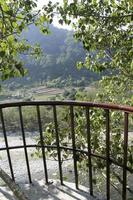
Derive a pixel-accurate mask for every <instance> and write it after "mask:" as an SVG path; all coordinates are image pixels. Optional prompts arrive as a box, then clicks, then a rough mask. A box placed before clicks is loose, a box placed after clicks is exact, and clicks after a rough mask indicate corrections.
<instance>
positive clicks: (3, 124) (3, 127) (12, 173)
mask: <svg viewBox="0 0 133 200" xmlns="http://www.w3.org/2000/svg"><path fill="white" fill-rule="evenodd" d="M0 116H1V123H2V130H3V134H4V140H5V145H6V151H7V157H8V162H9V167H10V172H11V176H12V180H13V181H15V177H14V172H13V167H12V161H11V156H10V151H9V146H8V140H7V135H6V128H5V122H4V116H3V111H2V109H0Z"/></svg>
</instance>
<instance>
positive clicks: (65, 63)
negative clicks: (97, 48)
mask: <svg viewBox="0 0 133 200" xmlns="http://www.w3.org/2000/svg"><path fill="white" fill-rule="evenodd" d="M22 38H25V39H26V40H27V41H28V42H29V43H30V44H32V45H33V44H39V45H40V46H41V48H42V50H43V55H41V56H40V58H38V59H37V60H35V59H34V58H33V57H29V56H27V55H22V58H23V61H24V63H25V66H26V68H27V69H28V74H27V75H26V76H25V77H24V78H15V79H11V80H10V81H8V82H6V83H9V84H10V85H11V84H12V85H14V86H16V85H19V84H33V83H46V82H47V81H51V80H53V79H61V80H68V79H72V80H83V79H84V78H85V79H87V80H89V81H92V80H97V79H98V78H99V77H100V76H99V75H98V74H95V73H94V72H90V71H88V70H87V69H81V70H78V69H77V68H76V63H77V61H82V60H84V57H85V50H83V47H82V44H81V43H77V42H76V41H75V40H74V39H73V33H72V32H71V31H68V30H64V29H58V28H57V27H54V26H52V25H51V27H50V35H43V34H42V33H40V31H39V29H38V28H37V27H35V26H34V25H32V26H30V27H29V28H28V30H26V31H24V32H23V34H22ZM83 77H84V78H83Z"/></svg>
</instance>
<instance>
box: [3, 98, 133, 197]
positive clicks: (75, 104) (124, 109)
mask: <svg viewBox="0 0 133 200" xmlns="http://www.w3.org/2000/svg"><path fill="white" fill-rule="evenodd" d="M25 106H34V107H36V111H37V120H38V125H39V133H40V145H38V147H40V148H41V150H42V159H43V166H44V173H45V181H46V183H48V181H49V178H48V170H47V161H46V155H45V148H53V149H57V156H58V166H59V175H60V182H61V184H62V185H63V171H62V163H61V150H63V149H67V150H70V151H72V154H73V163H74V175H75V185H76V188H77V189H78V187H79V181H78V167H77V159H76V154H77V152H78V153H84V154H86V155H87V157H88V163H89V166H88V168H89V170H88V171H89V191H90V195H94V191H93V174H92V158H93V157H95V158H97V159H102V160H104V161H105V162H106V198H107V200H109V199H110V196H111V194H110V166H111V164H112V163H113V164H115V165H117V166H119V167H121V168H122V170H123V182H122V200H126V199H127V171H128V166H127V150H128V126H129V125H128V122H129V120H128V117H129V115H130V114H132V113H133V107H128V106H117V105H112V104H97V103H89V102H73V101H33V102H17V103H6V104H0V117H1V126H2V130H3V136H4V141H5V147H2V148H0V151H7V157H8V162H9V168H10V172H11V177H12V180H13V181H15V176H14V170H13V166H12V158H11V155H10V150H12V149H20V148H23V149H24V153H25V160H26V165H27V173H28V178H29V182H30V183H32V176H31V170H30V165H29V158H28V152H27V149H28V148H29V147H37V145H27V144H26V137H25V130H24V120H23V113H22V108H23V107H25ZM40 106H51V107H52V108H53V119H54V125H55V134H56V145H45V144H44V138H43V137H44V135H43V129H42V122H41V114H40ZM57 106H67V107H69V110H70V121H71V136H72V147H64V146H61V144H60V140H59V132H58V121H57V115H58V112H57V109H56V108H57ZM11 107H17V108H18V112H19V118H20V125H21V132H22V139H23V145H19V146H17V145H16V146H9V144H8V138H7V132H6V125H5V119H4V115H3V109H4V108H11ZM75 107H83V108H84V109H85V112H86V121H87V123H86V130H87V133H86V134H87V143H88V144H87V150H82V149H78V148H77V147H76V143H75V142H76V138H75V121H74V109H75ZM91 108H100V109H103V110H104V111H105V122H106V123H105V130H106V136H105V141H106V142H105V143H106V144H105V145H106V155H105V156H103V155H97V154H94V153H93V152H92V151H91V129H90V123H91V121H90V109H91ZM111 110H116V111H120V112H122V113H124V143H123V144H124V145H123V163H119V162H118V161H117V160H114V159H113V158H111V156H110V111H111Z"/></svg>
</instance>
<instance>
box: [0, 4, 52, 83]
mask: <svg viewBox="0 0 133 200" xmlns="http://www.w3.org/2000/svg"><path fill="white" fill-rule="evenodd" d="M44 22H45V25H44ZM50 22H51V16H47V17H45V16H44V14H43V12H41V11H40V10H37V3H36V0H9V1H8V0H0V78H1V79H2V80H5V79H8V78H10V77H15V76H19V75H22V76H23V75H25V72H26V70H24V68H23V63H22V60H21V58H20V54H21V55H22V54H23V53H26V54H27V53H30V54H32V55H33V54H38V53H40V48H39V47H38V46H36V47H32V46H31V45H29V44H28V42H27V41H26V40H25V39H23V38H21V37H20V36H21V34H22V32H23V30H24V29H26V28H27V27H28V26H29V25H30V24H33V23H34V24H35V25H38V26H39V27H40V29H41V31H42V32H43V33H46V34H47V33H48V23H50Z"/></svg>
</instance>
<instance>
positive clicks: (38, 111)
mask: <svg viewBox="0 0 133 200" xmlns="http://www.w3.org/2000/svg"><path fill="white" fill-rule="evenodd" d="M36 108H37V118H38V125H39V132H40V141H41V148H42V156H43V166H44V172H45V181H46V184H48V172H47V163H46V156H45V148H44V138H43V131H42V123H41V115H40V107H39V106H38V105H37V107H36Z"/></svg>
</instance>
